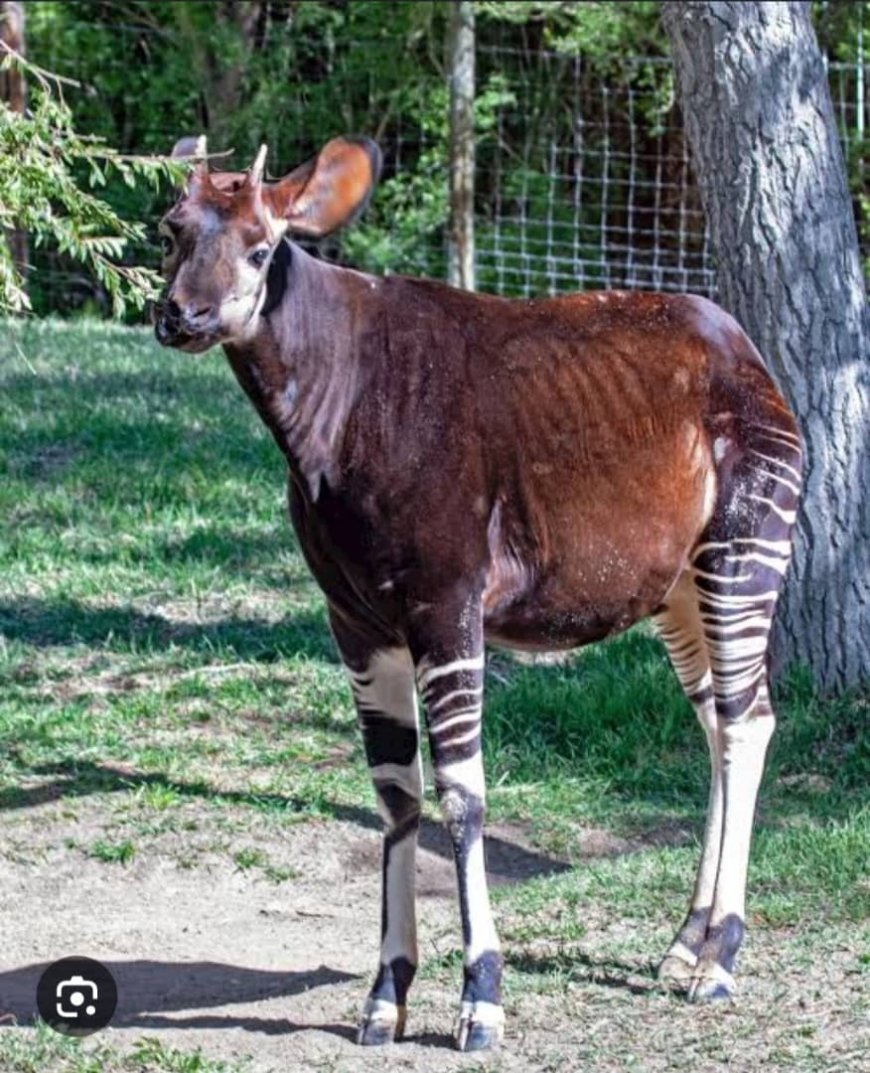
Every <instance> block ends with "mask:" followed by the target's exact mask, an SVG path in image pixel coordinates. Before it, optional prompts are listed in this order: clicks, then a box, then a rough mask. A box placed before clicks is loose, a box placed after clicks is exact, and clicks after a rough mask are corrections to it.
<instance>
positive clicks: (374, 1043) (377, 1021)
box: [356, 999, 406, 1047]
mask: <svg viewBox="0 0 870 1073" xmlns="http://www.w3.org/2000/svg"><path fill="white" fill-rule="evenodd" d="M405 1014H406V1010H405V1007H404V1006H396V1005H394V1003H392V1002H386V1001H384V999H369V1001H368V1002H367V1003H366V1004H365V1008H364V1009H363V1014H362V1019H361V1021H360V1023H359V1028H358V1029H357V1033H356V1041H357V1043H359V1044H361V1045H362V1046H363V1047H383V1046H384V1044H386V1043H393V1042H394V1041H398V1040H400V1039H401V1038H402V1036H403V1035H404V1032H405Z"/></svg>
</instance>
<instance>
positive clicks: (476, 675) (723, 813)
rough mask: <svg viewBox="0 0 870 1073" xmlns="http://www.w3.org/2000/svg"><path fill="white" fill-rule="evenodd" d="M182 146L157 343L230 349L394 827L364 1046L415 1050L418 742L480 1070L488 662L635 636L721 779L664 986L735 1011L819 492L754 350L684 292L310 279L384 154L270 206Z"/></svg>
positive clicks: (329, 155)
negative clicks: (792, 593) (491, 649)
mask: <svg viewBox="0 0 870 1073" xmlns="http://www.w3.org/2000/svg"><path fill="white" fill-rule="evenodd" d="M176 150H177V151H178V152H180V153H182V154H183V155H191V154H192V155H194V156H195V157H196V158H197V160H198V163H197V165H196V167H195V168H194V170H193V171H192V173H191V175H190V178H189V180H188V183H187V185H186V187H185V189H184V190H183V192H182V194H181V196H180V198H179V200H178V202H177V203H176V205H175V206H174V207H173V208H172V209H171V210H170V212H169V213H168V214H167V215H166V216H165V217H164V220H163V222H162V224H161V234H162V236H163V241H164V272H165V275H166V279H167V290H166V294H165V296H164V299H163V301H162V302H161V303H160V305H159V306H158V309H157V317H156V332H157V337H158V339H159V340H160V342H161V343H163V344H164V345H169V346H175V347H178V348H180V349H183V350H189V351H199V350H204V349H206V348H207V347H209V346H211V345H212V344H214V343H218V342H219V343H221V344H223V347H224V351H225V354H226V356H227V359H228V361H229V364H230V366H231V368H232V370H233V373H234V374H235V376H236V378H237V380H238V382H239V384H240V385H241V386H242V388H243V389H244V391H245V392H246V393H247V395H248V396H249V398H250V399H251V402H252V403H253V404H254V406H255V407H256V409H257V412H258V413H259V414H260V416H261V418H262V419H263V421H264V423H265V424H266V426H267V427H268V429H269V430H270V431H271V433H272V435H273V436H274V438H275V441H276V443H277V445H278V447H279V448H280V450H281V451H282V453H283V454H284V457H285V459H286V461H287V468H288V488H289V496H288V498H289V509H290V517H291V520H292V523H293V526H294V528H295V531H296V534H297V537H298V539H299V544H300V546H301V549H302V551H303V553H304V555H305V559H306V561H307V563H308V566H309V567H310V569H311V571H312V573H313V575H314V577H315V578H316V580H317V582H318V584H319V585H320V587H321V589H322V591H323V594H324V598H325V600H326V606H327V611H328V615H329V621H330V624H331V627H332V632H333V635H334V637H335V641H336V644H337V645H338V649H339V652H340V654H341V658H342V661H343V663H344V665H345V667H346V669H347V674H348V679H349V682H350V687H351V691H352V694H353V698H354V703H355V707H356V712H357V716H358V721H359V725H360V729H361V732H362V739H363V742H364V745H365V753H366V757H367V760H368V764H369V766H370V769H371V775H372V781H373V784H374V788H375V795H376V798H377V802H378V809H379V811H380V813H381V816H382V817H383V821H384V839H383V884H382V901H381V907H380V908H381V913H380V919H381V933H380V940H381V941H380V957H379V962H378V969H377V973H376V975H375V979H374V983H373V985H372V987H371V990H370V992H369V995H368V998H367V1000H366V1002H365V1005H364V1007H363V1012H362V1018H361V1021H360V1026H359V1041H360V1042H361V1043H363V1044H380V1043H386V1042H389V1041H392V1040H394V1039H398V1038H399V1037H401V1035H402V1033H403V1031H404V1027H405V1020H406V1014H407V1002H408V995H409V993H410V988H411V984H412V982H413V979H414V974H415V971H416V967H417V964H418V961H419V953H418V947H417V925H416V915H415V914H416V904H415V903H416V899H415V890H414V884H415V874H416V865H415V852H416V846H417V834H418V831H419V827H420V819H421V813H422V803H423V771H422V767H421V762H420V740H421V733H424V732H425V733H426V735H427V736H428V741H429V749H430V755H431V757H432V765H433V769H434V785H435V791H436V793H437V795H438V799H439V802H440V804H441V809H442V812H443V815H444V820H445V823H446V827H447V831H448V833H449V836H450V841H451V844H452V847H453V853H454V857H455V863H456V873H457V881H458V883H457V886H458V894H459V908H460V915H461V921H462V945H463V971H462V974H463V980H462V991H461V996H460V1003H459V1008H458V1027H457V1031H456V1041H457V1045H458V1046H459V1047H460V1048H461V1049H463V1050H475V1049H483V1048H488V1047H491V1046H493V1045H494V1044H495V1043H497V1042H498V1040H499V1039H500V1038H501V1036H502V1031H503V1025H504V1013H503V1009H502V1000H501V977H502V955H501V951H500V945H499V938H498V933H497V931H496V927H495V922H494V918H493V913H492V910H491V908H490V902H489V895H488V890H487V876H486V867H485V858H484V843H483V828H484V819H485V812H486V783H485V779H484V770H483V760H482V754H481V732H482V713H483V696H484V688H485V665H486V664H485V644H486V643H487V642H489V643H491V644H496V645H501V646H504V647H507V648H516V649H530V650H552V649H569V648H575V647H579V646H582V645H585V644H587V643H589V642H592V641H596V640H598V639H600V638H603V637H606V636H608V635H611V634H614V633H617V632H619V631H621V630H625V629H626V628H628V627H629V626H631V625H632V623H634V622H637V621H639V620H640V619H643V618H650V619H651V620H652V621H653V623H654V624H655V626H656V627H657V629H658V632H659V634H660V636H661V638H662V640H663V642H664V645H665V648H666V649H667V652H668V655H669V656H670V659H671V662H672V664H673V666H674V670H675V671H676V674H677V677H678V678H679V681H680V683H681V685H682V687H683V690H684V691H685V694H686V696H687V698H688V700H689V702H690V703H691V705H692V707H693V709H694V711H695V714H696V715H697V718H698V720H699V722H700V723H701V726H702V729H703V731H704V734H705V736H706V739H707V743H708V746H709V752H710V764H711V780H710V797H709V803H708V809H707V823H706V828H705V833H704V843H703V850H702V853H701V860H700V864H699V867H698V873H697V878H696V881H695V886H694V889H693V892H692V895H691V898H690V901H689V905H688V908H687V910H686V914H685V917H684V920H683V923H682V925H681V927H680V928H679V930H678V932H677V934H676V936H675V938H674V940H673V942H672V943H671V945H670V947H669V948H668V950H667V952H666V954H665V956H664V958H663V960H662V962H661V966H660V970H659V972H660V977H661V978H662V979H663V980H666V981H668V982H669V983H670V984H673V985H675V986H677V987H681V988H683V989H685V990H686V991H687V993H688V996H689V998H690V999H691V1000H693V1001H695V1002H700V1001H708V1000H712V999H728V998H730V997H731V996H732V995H733V994H734V993H735V982H734V971H735V959H736V956H737V952H738V948H739V947H740V945H741V942H742V941H743V935H744V920H745V892H746V872H747V862H748V858H749V844H750V836H751V832H752V826H753V813H754V809H755V801H756V796H757V792H758V787H759V783H760V780H761V775H762V769H763V766H764V757H765V752H766V749H767V744H768V741H769V740H770V736H771V733H772V732H773V728H774V714H773V710H772V708H771V704H770V695H769V690H768V680H767V670H766V657H767V650H768V639H769V633H770V626H771V620H772V617H773V612H774V608H775V605H776V601H777V597H778V594H779V591H780V589H781V586H782V582H783V577H784V575H785V572H786V569H787V566H788V562H789V558H790V555H791V550H792V528H793V526H794V521H795V514H796V510H797V505H798V498H799V494H800V484H801V449H800V441H799V438H798V433H797V428H796V426H795V422H794V419H793V417H792V415H791V413H790V412H789V410H788V408H787V406H786V404H785V402H784V401H783V399H782V396H781V395H780V393H779V391H778V390H777V388H776V386H775V385H774V383H773V381H772V380H771V378H770V376H769V375H768V373H767V371H766V370H765V367H764V364H763V362H762V359H761V357H760V355H759V354H758V352H757V351H756V349H755V347H754V346H753V345H752V343H751V342H750V340H749V339H748V338H747V336H746V335H745V333H744V332H743V331H742V330H741V329H740V327H739V326H738V325H737V323H736V322H735V321H734V320H733V319H732V318H731V317H730V316H728V315H727V314H726V313H724V312H723V311H722V310H721V309H719V308H718V307H717V306H715V305H714V304H713V303H712V302H709V301H707V300H706V299H703V298H699V297H695V296H692V295H665V294H650V293H626V292H622V291H614V292H591V293H584V294H573V295H564V296H561V297H558V298H550V299H541V300H534V301H510V300H505V299H501V298H495V297H491V296H486V295H476V294H469V293H467V292H464V291H458V290H454V289H453V288H451V287H448V286H445V285H444V284H442V283H436V282H433V281H431V280H422V279H408V278H404V277H401V276H390V277H387V278H377V277H374V276H368V275H365V274H363V273H359V272H353V271H350V270H347V269H342V268H338V267H335V266H332V265H328V264H326V263H324V262H322V261H319V260H316V259H314V258H312V257H310V256H308V255H307V254H306V253H305V252H304V251H303V250H301V249H300V248H299V247H298V246H296V245H295V244H294V243H293V242H292V241H290V238H291V236H293V235H295V234H301V235H307V236H315V237H316V236H319V235H324V234H326V233H328V232H329V231H331V230H332V229H334V228H335V227H338V226H340V225H341V224H343V223H346V222H347V221H348V220H350V219H351V218H352V217H353V216H354V215H355V214H356V213H357V212H358V211H359V209H360V208H361V207H362V206H363V204H364V203H365V201H366V199H367V198H368V196H369V193H370V191H371V189H372V187H373V185H374V183H375V180H376V178H377V173H378V167H379V154H378V151H377V149H376V147H375V146H374V145H373V143H371V142H369V141H367V140H365V139H360V138H336V139H334V140H333V141H331V142H329V143H328V144H327V145H326V146H325V147H324V148H323V149H322V150H321V152H320V153H319V154H318V155H317V156H316V157H315V158H313V159H312V160H310V161H309V162H308V163H306V164H303V165H302V166H301V167H299V168H297V169H296V170H295V171H293V172H291V173H290V174H289V175H287V176H286V177H285V178H283V179H279V180H278V181H276V182H266V181H265V180H264V178H263V168H264V164H265V150H261V152H260V154H259V155H258V157H257V159H256V161H255V162H254V164H253V166H252V167H251V168H250V169H249V170H248V171H247V172H239V173H235V172H215V173H209V171H208V169H207V166H206V162H205V159H204V158H205V146H204V145H203V144H201V143H200V144H199V145H198V146H197V145H193V143H190V142H184V143H180V144H179V146H177V147H176ZM420 711H422V717H423V718H422V721H421V719H420V716H419V712H420ZM529 717H530V718H534V713H533V712H530V713H529ZM638 1001H643V1000H642V999H638Z"/></svg>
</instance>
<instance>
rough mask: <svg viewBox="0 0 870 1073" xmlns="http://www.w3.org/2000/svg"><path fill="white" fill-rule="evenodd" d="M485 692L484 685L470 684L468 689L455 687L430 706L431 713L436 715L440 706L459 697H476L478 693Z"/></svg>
mask: <svg viewBox="0 0 870 1073" xmlns="http://www.w3.org/2000/svg"><path fill="white" fill-rule="evenodd" d="M482 692H483V686H469V687H468V689H453V690H451V691H450V692H449V693H445V694H444V696H443V697H439V698H438V700H436V701H435V703H434V704H432V705H431V706H430V707H429V715H430V716H431V715H434V714H435V712H437V711H438V709H439V708H443V707H444V706H445V705H447V704H450V703H451V702H452V701H454V700H456V698H457V697H471V698H474V697H476V696H477V695H478V694H480V693H482Z"/></svg>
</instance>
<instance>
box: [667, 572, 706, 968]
mask: <svg viewBox="0 0 870 1073" xmlns="http://www.w3.org/2000/svg"><path fill="white" fill-rule="evenodd" d="M653 621H654V623H655V626H656V629H657V631H658V634H659V636H660V637H661V639H662V641H663V643H664V645H665V648H666V650H667V653H668V656H669V658H670V661H671V664H672V666H673V668H674V671H675V673H676V675H677V678H678V679H679V681H680V685H681V686H682V687H683V691H684V692H685V694H686V697H687V698H688V700H689V701H690V703H691V704H692V707H693V708H694V710H695V714H696V715H697V717H698V721H699V722H700V724H701V727H702V729H703V731H704V735H705V737H706V739H707V746H708V748H709V751H710V794H709V800H708V803H707V820H706V824H705V828H704V842H703V848H702V850H701V859H700V862H699V864H698V872H697V876H696V878H695V887H694V890H693V892H692V898H691V901H690V903H689V909H688V912H687V914H686V918H685V920H684V921H683V923H682V924H681V926H680V928H679V930H678V932H677V934H676V935H675V937H674V939H673V941H672V942H671V944H670V946H669V947H668V949H667V952H666V953H665V956H664V958H663V959H662V961H661V963H660V964H659V968H658V978H659V979H660V980H661V981H663V982H666V983H671V984H676V985H682V986H684V987H688V986H689V985H690V983H691V980H692V975H693V973H694V969H695V965H696V964H697V961H698V955H699V954H700V952H701V947H702V946H703V944H704V940H705V938H706V935H707V925H708V923H709V920H710V913H711V910H712V906H713V892H714V890H715V887H716V873H717V872H718V870H719V852H720V848H721V844H722V741H721V735H720V733H719V726H718V720H717V717H716V702H715V700H714V697H713V677H712V674H711V672H710V657H709V653H708V651H707V642H706V639H705V637H704V627H703V623H702V622H701V616H700V613H699V611H698V594H697V591H696V589H695V585H694V582H693V581H692V576H691V574H690V573H689V572H688V571H687V572H686V573H684V574H683V575H682V576H681V577H680V578H679V580H678V581H677V584H676V585H675V586H674V588H673V589H672V590H671V592H670V593H669V594H668V597H667V600H666V602H665V606H664V608H663V609H662V610H661V611H660V612H659V613H658V614H657V615H656V616H655V618H654V620H653Z"/></svg>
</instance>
